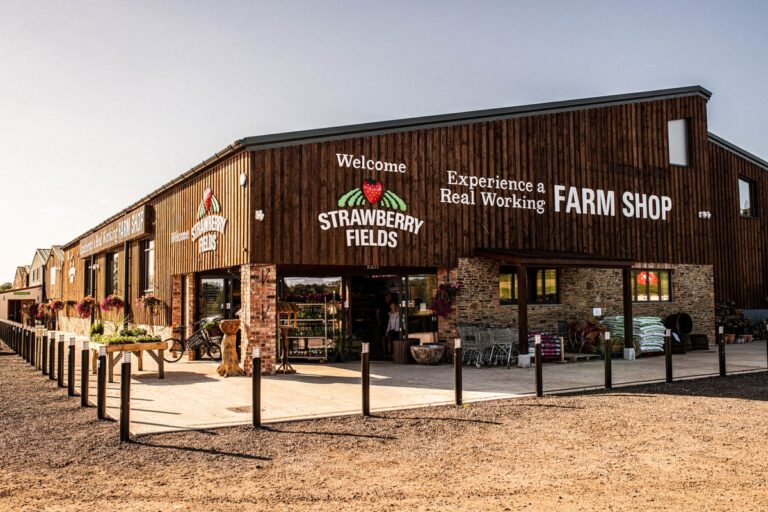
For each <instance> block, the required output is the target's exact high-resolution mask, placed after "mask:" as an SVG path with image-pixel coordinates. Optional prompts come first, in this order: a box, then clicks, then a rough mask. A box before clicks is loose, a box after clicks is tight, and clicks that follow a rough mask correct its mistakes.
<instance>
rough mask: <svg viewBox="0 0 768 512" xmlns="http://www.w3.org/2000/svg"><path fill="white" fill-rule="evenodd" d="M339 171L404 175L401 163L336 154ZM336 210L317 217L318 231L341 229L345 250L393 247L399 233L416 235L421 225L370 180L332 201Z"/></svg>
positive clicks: (389, 192) (387, 191) (397, 199)
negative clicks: (340, 169)
mask: <svg viewBox="0 0 768 512" xmlns="http://www.w3.org/2000/svg"><path fill="white" fill-rule="evenodd" d="M336 159H337V162H338V165H339V167H340V168H345V167H346V168H353V169H360V170H362V171H364V172H366V171H367V172H374V171H379V172H395V173H404V172H406V169H407V168H406V166H405V164H402V163H394V162H385V161H382V160H372V159H369V158H366V157H364V156H360V157H355V156H353V155H347V154H341V153H337V154H336ZM336 205H337V206H338V207H339V209H338V210H331V211H327V212H322V213H320V214H319V215H318V216H317V221H318V222H319V223H320V229H322V230H323V231H328V230H330V229H334V228H344V229H345V237H344V239H345V243H346V246H347V247H390V248H394V247H397V244H398V237H399V236H400V234H401V233H410V234H412V235H418V234H419V231H421V228H422V226H423V225H424V221H423V220H420V219H418V218H416V217H414V216H413V215H409V214H407V213H406V212H407V211H408V205H407V204H406V203H405V201H404V200H403V199H402V198H401V197H400V196H399V195H397V194H396V193H395V192H394V191H392V190H390V189H386V188H384V185H383V184H382V183H381V182H380V181H379V180H377V179H375V178H373V177H368V178H363V179H361V184H360V186H359V187H355V188H353V189H352V190H349V191H347V192H345V193H344V194H342V195H341V197H339V199H338V200H337V201H336Z"/></svg>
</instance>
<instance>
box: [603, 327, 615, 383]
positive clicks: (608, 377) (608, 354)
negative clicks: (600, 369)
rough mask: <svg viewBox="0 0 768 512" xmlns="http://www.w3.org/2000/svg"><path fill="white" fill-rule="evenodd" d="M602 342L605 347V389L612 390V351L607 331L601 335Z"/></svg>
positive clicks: (609, 335)
mask: <svg viewBox="0 0 768 512" xmlns="http://www.w3.org/2000/svg"><path fill="white" fill-rule="evenodd" d="M603 340H604V342H603V343H604V347H605V389H612V388H613V372H612V368H611V362H612V361H613V350H612V349H611V333H610V332H609V331H605V332H604V333H603Z"/></svg>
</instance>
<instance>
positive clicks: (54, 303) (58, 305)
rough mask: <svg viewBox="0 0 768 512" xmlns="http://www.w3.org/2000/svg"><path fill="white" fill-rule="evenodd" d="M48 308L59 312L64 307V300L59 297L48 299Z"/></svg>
mask: <svg viewBox="0 0 768 512" xmlns="http://www.w3.org/2000/svg"><path fill="white" fill-rule="evenodd" d="M48 308H50V310H51V311H53V312H54V313H57V312H59V311H61V310H62V309H64V302H63V301H60V300H58V299H52V300H49V301H48Z"/></svg>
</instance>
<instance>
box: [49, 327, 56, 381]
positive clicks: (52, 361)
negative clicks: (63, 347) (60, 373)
mask: <svg viewBox="0 0 768 512" xmlns="http://www.w3.org/2000/svg"><path fill="white" fill-rule="evenodd" d="M55 368H56V334H54V333H51V337H50V338H49V339H48V379H50V380H54V379H55V378H56V375H55V374H56V372H55V371H54V370H55Z"/></svg>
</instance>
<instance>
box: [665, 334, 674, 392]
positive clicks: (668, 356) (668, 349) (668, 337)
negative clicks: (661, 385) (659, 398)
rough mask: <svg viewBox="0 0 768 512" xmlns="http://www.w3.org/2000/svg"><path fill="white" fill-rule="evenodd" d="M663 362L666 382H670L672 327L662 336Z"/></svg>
mask: <svg viewBox="0 0 768 512" xmlns="http://www.w3.org/2000/svg"><path fill="white" fill-rule="evenodd" d="M664 362H665V363H666V371H667V384H672V329H667V332H666V335H665V336H664Z"/></svg>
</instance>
